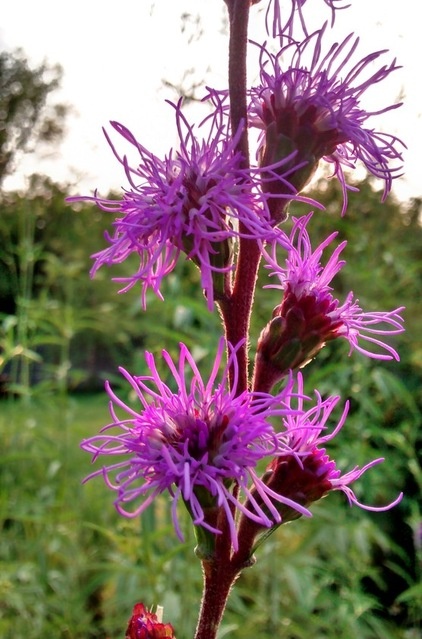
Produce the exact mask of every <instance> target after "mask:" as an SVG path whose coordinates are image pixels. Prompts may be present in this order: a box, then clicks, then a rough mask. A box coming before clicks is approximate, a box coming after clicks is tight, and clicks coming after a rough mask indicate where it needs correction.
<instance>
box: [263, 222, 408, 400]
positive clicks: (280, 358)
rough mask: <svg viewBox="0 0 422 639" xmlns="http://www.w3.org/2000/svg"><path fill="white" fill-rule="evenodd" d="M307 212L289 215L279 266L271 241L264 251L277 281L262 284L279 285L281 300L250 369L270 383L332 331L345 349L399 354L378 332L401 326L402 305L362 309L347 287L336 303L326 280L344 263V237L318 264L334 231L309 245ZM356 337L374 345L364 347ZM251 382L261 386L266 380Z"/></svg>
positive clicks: (321, 343) (375, 354)
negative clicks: (254, 366) (283, 258)
mask: <svg viewBox="0 0 422 639" xmlns="http://www.w3.org/2000/svg"><path fill="white" fill-rule="evenodd" d="M311 217H312V213H310V214H309V215H306V216H303V217H301V218H298V219H296V218H293V222H294V223H293V228H292V231H291V235H290V241H291V244H292V248H291V249H290V251H289V252H288V255H287V258H286V261H285V266H284V267H282V266H279V265H278V263H277V258H276V249H277V246H276V244H275V243H274V245H273V254H272V256H270V255H269V254H268V253H266V252H265V257H266V260H267V264H266V267H267V268H270V269H273V271H272V273H271V275H272V276H274V275H275V276H277V277H278V279H279V284H272V285H268V286H267V287H266V288H277V289H281V290H282V291H283V299H282V302H281V304H279V306H277V307H276V308H275V309H274V311H273V319H272V320H271V321H270V322H269V324H268V325H267V326H266V327H265V328H264V330H263V332H262V333H261V336H260V340H259V344H258V358H257V367H259V369H257V372H256V375H258V377H260V378H262V375H264V374H265V376H266V377H268V378H271V380H272V381H271V385H272V384H273V383H275V382H276V381H277V379H280V377H282V376H283V375H285V374H286V373H287V371H288V370H289V369H294V368H297V367H299V366H304V365H305V364H306V362H307V361H309V360H310V359H312V358H313V357H315V355H316V354H317V353H318V352H319V351H320V350H321V348H322V347H323V346H324V345H325V343H326V342H328V341H331V340H333V339H336V338H338V337H343V338H344V339H346V340H347V341H348V342H349V345H350V351H349V354H350V353H351V352H352V351H353V350H354V349H356V350H357V351H360V352H361V353H363V354H365V355H367V356H368V357H372V358H374V359H393V358H394V359H396V360H398V359H399V356H398V354H397V352H396V351H395V349H394V348H393V347H392V346H390V345H389V344H386V343H385V342H383V341H381V340H380V339H379V336H381V335H396V334H398V333H402V332H403V330H404V328H403V319H402V317H401V316H400V311H402V310H403V307H400V308H397V309H395V310H394V311H386V312H380V311H372V312H364V311H362V309H361V308H360V306H359V304H358V301H357V300H355V299H354V298H353V293H352V292H350V293H349V294H348V295H347V297H346V300H345V301H344V303H343V304H341V305H340V303H339V301H338V300H337V299H336V298H335V297H334V296H333V294H332V287H331V286H330V284H331V281H332V279H333V278H334V276H335V275H336V274H337V273H338V272H339V271H340V269H341V268H342V267H343V266H344V264H345V261H344V260H340V254H341V252H342V251H343V249H344V247H345V246H346V242H341V243H340V244H339V245H338V246H337V248H335V249H334V251H333V252H332V254H331V256H330V257H329V259H328V261H327V262H326V264H325V266H323V265H322V264H321V259H322V256H323V253H324V251H325V249H326V248H327V247H328V246H329V244H331V242H332V241H333V240H334V238H335V237H336V235H337V233H332V234H331V235H330V236H329V237H327V239H326V240H324V241H323V242H322V243H321V244H320V245H319V246H318V247H317V248H316V249H315V250H314V251H313V250H312V245H311V241H310V237H309V234H308V231H307V224H308V222H309V220H310V219H311ZM362 342H367V343H368V344H369V346H375V347H376V349H375V350H369V347H368V348H367V347H365V346H363V345H362ZM383 351H384V352H383ZM257 387H259V388H263V387H264V388H267V387H268V383H266V384H264V386H262V384H261V385H258V386H257Z"/></svg>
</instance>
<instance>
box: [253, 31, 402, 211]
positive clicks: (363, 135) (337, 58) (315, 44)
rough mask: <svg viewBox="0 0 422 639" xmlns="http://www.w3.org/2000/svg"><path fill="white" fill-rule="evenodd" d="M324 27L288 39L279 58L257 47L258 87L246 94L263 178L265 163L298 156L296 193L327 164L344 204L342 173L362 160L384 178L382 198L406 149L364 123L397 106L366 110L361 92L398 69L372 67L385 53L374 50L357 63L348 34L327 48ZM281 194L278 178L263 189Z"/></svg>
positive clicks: (353, 40)
mask: <svg viewBox="0 0 422 639" xmlns="http://www.w3.org/2000/svg"><path fill="white" fill-rule="evenodd" d="M325 38H326V25H325V26H324V27H323V28H322V29H320V30H318V31H316V32H315V33H313V34H311V35H309V36H307V37H306V38H305V39H304V40H303V41H302V42H289V43H288V44H287V45H286V46H284V47H283V48H282V49H281V50H280V51H279V53H278V54H277V55H274V54H272V53H270V52H269V51H268V50H267V49H266V47H265V45H263V46H260V45H258V46H260V49H261V55H260V58H261V60H260V64H261V78H260V79H261V82H260V84H259V85H258V86H256V87H253V88H252V89H251V90H250V105H249V124H250V126H253V127H256V128H258V129H261V130H262V133H261V135H260V139H259V150H258V157H259V161H260V166H261V168H262V172H263V174H264V175H265V168H266V166H267V165H269V166H270V165H272V164H274V163H275V162H276V161H277V160H278V159H280V157H283V156H287V155H289V154H290V153H292V152H293V151H296V156H295V159H294V162H295V164H297V165H301V162H304V163H305V165H304V166H302V168H300V169H299V170H297V171H296V173H295V175H293V176H292V175H290V176H289V180H290V183H291V184H293V185H294V186H296V188H297V190H298V191H301V190H302V189H303V188H304V187H305V186H306V184H307V183H308V182H309V180H310V179H311V178H312V176H313V174H314V172H315V170H316V168H317V167H318V164H319V162H320V160H324V161H325V162H327V163H329V164H332V165H333V168H334V170H333V175H335V176H337V178H338V179H339V181H340V183H341V185H342V189H343V210H342V214H343V213H344V212H345V210H346V207H347V190H348V189H350V188H352V187H349V186H348V185H347V183H346V178H345V175H344V169H345V168H347V169H353V168H355V166H356V163H358V162H360V163H362V164H363V165H364V166H365V167H366V169H367V170H368V172H369V173H370V174H372V175H374V176H375V177H376V178H378V179H380V180H383V182H384V193H383V199H385V198H386V197H387V195H388V193H389V191H390V190H391V186H392V181H393V179H394V178H396V177H399V175H400V174H401V169H402V150H403V148H405V145H404V144H403V142H402V141H401V140H399V139H398V138H396V137H395V136H393V135H389V134H386V133H382V132H380V131H376V130H375V129H373V128H372V127H370V126H368V124H367V121H368V120H369V119H370V118H371V117H372V116H374V115H377V116H379V115H380V114H382V113H386V112H387V111H390V110H391V109H396V108H398V107H399V106H400V104H392V105H388V106H385V107H381V108H379V109H377V110H376V111H368V110H366V109H365V108H364V107H363V105H362V104H361V102H362V98H363V97H364V95H365V93H366V92H367V91H369V90H370V89H371V87H374V86H376V85H379V84H380V83H381V82H382V81H383V80H385V79H387V78H388V77H389V76H390V75H391V73H393V72H394V71H396V70H397V69H398V68H399V67H398V66H397V64H396V62H395V60H393V61H392V62H391V63H390V64H381V63H380V62H378V61H379V60H380V58H381V56H382V55H383V54H385V53H386V51H376V52H374V53H371V54H369V55H367V56H365V57H364V58H361V59H360V60H358V61H357V62H354V60H353V59H354V55H355V52H356V50H357V47H358V42H359V39H358V38H355V37H354V35H353V34H350V35H348V36H347V37H346V38H345V39H344V40H343V41H342V42H335V43H334V44H333V45H332V46H330V47H329V48H328V50H327V49H326V47H325ZM267 188H268V189H270V190H272V191H273V192H274V193H278V192H279V191H280V190H281V191H283V189H284V187H283V185H278V184H277V181H276V180H273V181H272V183H271V184H270V185H269V186H267Z"/></svg>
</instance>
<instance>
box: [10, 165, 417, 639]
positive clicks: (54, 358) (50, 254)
mask: <svg viewBox="0 0 422 639" xmlns="http://www.w3.org/2000/svg"><path fill="white" fill-rule="evenodd" d="M317 190H318V199H320V200H322V201H323V202H324V204H325V206H326V211H323V212H322V211H316V212H315V214H314V216H313V219H312V222H311V224H310V233H311V236H312V237H313V238H314V239H313V241H314V243H315V244H317V243H318V241H319V240H321V239H323V238H325V237H326V236H327V235H328V234H329V233H331V232H332V231H333V230H336V229H337V230H338V231H339V235H338V241H341V240H343V239H347V240H348V242H349V244H348V246H347V248H346V250H345V252H344V255H345V257H346V259H347V260H348V264H347V266H346V267H345V268H344V269H343V271H342V272H341V273H340V274H339V275H338V277H337V278H336V281H335V286H336V291H337V293H338V295H339V297H340V299H342V298H344V297H345V295H346V294H347V292H348V291H349V290H350V289H353V290H354V292H355V294H356V296H357V297H359V300H360V304H361V306H362V307H363V308H364V309H365V310H390V309H393V308H396V307H397V306H402V305H403V306H405V307H406V310H405V312H404V316H405V320H406V328H407V331H406V333H405V334H403V335H399V336H396V337H395V338H394V345H395V347H396V348H397V349H398V350H399V352H400V355H401V361H400V362H387V363H385V362H379V361H376V360H370V359H368V358H365V357H364V356H362V355H360V354H359V353H353V354H352V355H351V356H350V357H348V344H347V343H346V341H345V340H344V343H343V342H342V341H341V340H339V341H338V343H337V342H336V343H331V344H330V345H329V346H327V347H326V348H325V349H323V351H321V353H320V354H319V355H318V357H317V358H316V359H315V360H314V361H313V362H311V363H310V364H309V365H308V366H307V367H306V368H305V369H304V375H305V380H306V389H307V391H308V392H310V393H311V392H312V389H313V388H318V389H319V390H320V391H321V392H322V393H323V394H324V393H330V394H337V393H338V394H341V396H342V398H343V399H344V400H346V399H349V400H350V402H351V411H350V415H349V418H348V420H347V423H346V425H345V427H344V428H343V430H342V431H341V433H340V434H339V435H338V436H337V437H336V439H335V440H334V441H332V442H330V445H329V453H330V455H331V456H332V457H333V458H335V459H336V461H337V463H338V465H339V466H340V467H341V468H342V469H343V470H348V469H350V468H351V467H353V466H354V465H355V464H359V465H362V464H365V463H367V462H368V461H370V460H372V459H374V458H375V457H385V459H386V461H385V463H384V464H381V465H380V466H377V467H376V468H374V469H372V471H370V472H369V473H368V474H367V475H364V476H363V477H362V478H361V480H360V481H359V482H358V486H357V487H356V491H357V494H358V497H359V499H361V501H363V502H364V503H367V504H373V505H382V504H385V503H388V502H389V501H391V500H393V499H394V498H395V497H396V495H397V493H398V492H400V491H404V493H405V497H404V499H403V501H402V503H401V504H400V505H399V506H398V507H396V508H395V509H394V510H392V511H389V512H386V513H371V512H367V511H363V510H360V509H359V508H357V507H354V508H353V509H350V508H349V506H348V505H347V503H345V499H344V496H343V495H341V494H333V495H330V496H329V497H328V498H327V499H324V500H323V501H322V502H320V503H319V504H316V505H315V507H314V508H313V511H314V515H315V516H314V517H313V518H312V519H311V520H306V521H305V520H298V521H297V522H294V523H293V524H289V525H286V526H282V527H281V528H280V529H279V530H278V531H277V533H276V534H274V535H273V536H272V537H270V539H269V540H268V541H267V542H266V543H265V544H264V545H263V546H262V547H261V548H260V549H259V550H258V552H257V563H256V565H255V566H253V567H252V568H250V569H248V570H246V571H245V572H244V574H243V575H242V576H241V578H240V579H239V581H238V583H237V585H236V588H235V589H234V591H233V593H232V595H231V598H230V601H229V606H228V610H227V614H226V617H225V620H224V624H223V626H222V629H221V634H220V637H224V636H230V637H242V639H252V638H254V639H268V637H273V636H277V637H281V638H284V639H302V638H305V637H306V638H309V637H312V638H313V639H356V638H359V639H366V638H367V639H374V638H379V639H389V638H390V637H391V638H393V639H416V638H417V637H420V632H421V623H422V622H421V614H420V610H421V607H422V606H421V604H422V601H421V599H422V592H421V590H422V588H421V582H420V576H421V527H422V517H421V503H420V494H421V487H422V473H421V466H420V444H421V429H420V425H421V409H422V385H421V378H422V370H421V361H422V360H421V352H422V343H421V332H420V328H419V326H420V320H419V317H420V315H421V296H420V291H421V290H422V260H421V250H422V249H421V246H422V243H421V240H422V228H421V225H420V221H421V219H420V213H421V202H420V201H418V200H415V201H412V202H409V203H407V204H405V205H400V206H399V205H398V204H397V203H396V202H394V200H393V199H389V200H387V202H386V203H384V204H381V203H380V194H379V193H377V191H376V189H375V188H374V185H373V184H371V182H370V181H364V182H363V183H362V184H360V191H359V193H353V192H351V193H350V194H349V199H350V205H349V211H348V213H347V214H346V215H345V216H344V217H343V218H341V217H340V213H339V211H340V207H341V205H340V202H341V193H340V192H339V189H338V187H337V186H336V183H335V182H334V181H329V182H321V183H320V184H318V185H317ZM66 195H67V193H66V188H63V187H60V186H58V185H57V184H54V183H52V182H51V181H49V180H48V179H46V178H43V177H40V176H34V177H33V178H32V181H31V184H30V187H29V189H28V191H27V192H26V193H4V194H3V195H2V197H1V201H0V211H1V216H0V245H1V247H2V252H1V253H0V312H1V331H0V373H1V374H2V375H3V377H2V391H3V394H4V399H3V400H2V401H1V402H0V437H1V440H2V450H1V463H0V530H1V537H0V635H1V636H2V637H4V638H5V639H38V638H39V637H55V638H56V637H57V638H59V639H107V638H110V639H111V638H112V637H113V639H114V638H115V637H121V636H123V632H124V628H125V624H126V622H127V619H128V617H129V616H130V612H131V609H132V606H133V604H134V603H135V602H136V601H139V600H141V601H143V602H144V603H146V604H147V605H154V604H157V603H158V604H160V605H164V609H165V620H166V621H170V622H171V623H172V624H173V625H174V626H175V627H176V629H177V633H178V637H179V639H183V638H184V637H186V638H188V637H190V636H192V635H193V630H194V625H195V621H196V614H197V610H196V606H197V605H198V597H199V593H200V589H201V572H200V565H199V562H198V561H197V560H196V559H195V556H194V553H193V547H194V540H193V538H192V534H191V531H190V528H189V523H188V521H187V520H186V519H184V520H183V521H184V524H183V528H184V530H185V532H186V538H185V543H182V544H181V543H180V542H179V540H178V539H177V538H176V536H175V534H174V531H173V529H172V526H171V522H170V516H169V508H168V503H167V500H166V499H162V500H158V501H157V503H156V504H155V505H154V507H153V508H150V510H149V511H147V512H146V513H145V515H144V516H142V518H141V519H139V520H133V521H132V520H125V519H122V518H121V517H118V516H117V514H116V513H115V511H114V509H113V506H112V504H111V500H112V496H111V494H110V491H109V490H107V489H106V488H105V486H104V485H103V483H102V482H101V480H99V479H97V480H94V481H92V482H88V484H86V485H83V486H82V485H81V480H82V478H83V477H84V476H86V475H87V474H88V473H89V458H88V456H87V455H86V454H85V453H83V452H82V451H80V450H79V447H78V443H79V441H80V440H81V439H82V438H83V437H87V436H89V435H91V434H94V433H96V432H97V431H98V430H99V428H100V427H101V426H102V425H104V424H106V423H107V421H108V419H109V418H108V417H107V415H106V399H105V396H104V395H103V393H102V392H101V393H99V394H97V395H95V396H94V395H92V393H93V391H97V390H101V389H102V387H103V382H104V379H105V378H106V377H107V378H109V379H111V380H112V381H113V384H114V385H115V386H117V385H119V383H120V377H119V375H118V374H117V373H116V372H117V367H118V366H119V365H124V366H126V367H127V368H128V369H129V370H130V371H131V372H136V373H138V374H141V373H142V371H143V367H144V359H143V352H144V350H145V349H147V350H150V351H153V352H155V353H159V352H160V351H161V349H162V348H166V349H167V350H169V351H170V352H171V353H176V352H177V350H178V343H179V342H180V341H183V342H185V343H186V344H187V345H188V346H189V347H190V348H192V349H193V352H194V354H195V357H196V359H197V361H198V362H199V363H200V366H201V368H202V369H204V370H207V369H209V367H210V366H211V362H212V359H213V356H214V351H215V347H216V343H217V340H218V337H219V335H220V333H221V329H220V321H219V317H218V313H217V312H214V313H212V314H210V313H209V312H208V311H207V309H206V304H205V303H204V300H203V298H202V295H201V293H200V291H199V288H198V284H199V277H198V272H197V270H196V268H195V267H194V266H193V265H191V264H190V263H188V262H186V261H183V260H181V261H180V264H179V265H178V267H177V269H176V271H175V272H174V273H173V274H171V276H169V277H168V278H167V280H166V282H165V283H164V286H163V294H164V297H165V302H162V301H160V300H158V299H157V298H155V297H154V296H153V295H149V296H148V301H147V304H148V310H147V312H146V313H144V312H142V310H141V304H140V293H139V290H136V288H134V289H132V290H131V291H129V292H128V293H125V294H122V295H117V294H116V293H117V290H118V285H117V284H116V283H113V282H111V277H118V276H122V275H125V274H128V273H130V272H133V270H134V269H135V268H136V264H135V263H134V262H133V261H132V260H129V261H128V262H127V263H125V264H122V265H120V266H119V267H116V268H113V269H105V268H103V269H102V270H101V271H99V272H98V274H97V275H96V277H95V279H94V280H93V281H91V280H90V279H89V276H88V272H89V269H90V266H91V263H92V261H91V259H90V257H89V256H90V255H91V254H92V253H94V252H97V251H98V250H101V248H103V247H104V246H105V240H104V238H103V234H104V230H105V229H106V228H110V226H111V224H112V219H111V218H110V216H109V214H107V213H101V212H99V211H98V210H97V209H96V208H94V207H92V206H90V205H88V204H79V205H78V206H76V205H73V206H72V207H70V206H69V205H66V203H65V201H64V200H65V197H66ZM305 212H307V209H306V208H303V209H302V208H301V207H300V206H295V207H293V208H292V211H291V215H293V216H294V215H300V214H302V213H305ZM327 257H328V256H327ZM266 283H268V278H267V273H266V271H265V270H264V269H263V271H262V273H261V275H260V279H259V285H258V289H257V303H256V310H255V313H254V316H253V322H252V341H251V346H252V351H253V349H254V344H255V342H256V338H257V337H258V335H259V333H260V331H261V329H262V328H263V326H264V325H265V323H266V322H267V321H268V320H269V318H270V316H271V311H272V308H273V307H274V306H276V305H277V304H278V303H279V297H278V296H279V293H278V292H277V291H276V290H273V289H263V288H262V285H264V284H266ZM127 392H128V389H127V388H126V387H125V386H124V385H123V386H122V388H121V389H120V390H119V393H121V394H123V396H124V395H125V394H126V393H127ZM14 398H15V399H14ZM128 400H129V401H130V397H129V398H128Z"/></svg>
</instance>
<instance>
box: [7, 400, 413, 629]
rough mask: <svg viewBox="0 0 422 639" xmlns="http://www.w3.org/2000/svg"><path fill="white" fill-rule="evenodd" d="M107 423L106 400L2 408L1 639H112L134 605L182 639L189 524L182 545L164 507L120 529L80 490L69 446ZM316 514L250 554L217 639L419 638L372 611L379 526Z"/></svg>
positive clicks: (189, 577)
mask: <svg viewBox="0 0 422 639" xmlns="http://www.w3.org/2000/svg"><path fill="white" fill-rule="evenodd" d="M107 422H108V413H107V406H106V399H105V396H104V395H100V396H96V397H85V398H82V399H78V400H77V401H76V400H74V399H72V398H70V399H67V400H66V399H63V400H61V401H59V400H56V401H54V402H53V401H50V402H48V403H47V402H45V403H42V404H41V403H38V404H37V403H33V404H31V405H30V406H24V405H23V403H21V402H19V401H16V402H5V401H4V402H2V403H1V405H0V437H1V440H2V452H1V462H0V530H1V537H0V636H1V637H2V638H3V639H40V638H41V637H42V638H43V639H106V638H109V639H117V638H123V636H124V630H125V626H126V623H127V619H128V617H129V616H130V613H131V609H132V606H133V604H134V603H135V602H136V601H143V602H144V603H145V604H146V605H148V606H151V605H156V604H160V605H163V606H164V613H165V620H167V621H170V622H171V623H172V624H173V625H174V626H175V628H176V629H177V636H178V638H179V639H189V637H191V636H193V631H194V625H195V622H196V614H197V609H196V607H197V605H198V603H199V601H198V599H199V593H200V591H201V583H202V578H201V570H200V563H199V561H198V560H196V558H195V557H194V553H193V548H194V545H195V543H194V539H193V537H192V534H191V531H190V529H189V525H188V522H187V521H186V519H184V520H183V521H184V528H185V529H186V540H185V543H184V544H181V543H180V542H179V541H178V539H177V538H176V536H175V533H174V531H173V527H172V525H171V521H170V517H169V509H168V507H167V503H166V500H164V499H163V500H161V501H158V502H157V503H156V505H155V508H150V509H149V510H148V511H147V512H146V513H145V514H144V516H142V518H140V519H135V520H126V519H124V518H122V517H119V516H118V515H117V514H116V513H115V511H114V508H113V506H112V495H111V493H110V491H109V490H108V489H106V488H105V486H104V484H103V482H102V481H101V479H95V480H93V481H91V482H88V483H87V484H85V485H82V484H81V481H82V479H83V477H84V476H86V475H87V474H88V473H89V472H90V460H89V456H88V455H87V454H86V453H84V452H83V451H81V450H80V449H79V442H80V440H81V439H82V438H84V437H86V436H89V435H90V434H93V433H95V432H97V431H98V429H99V427H100V426H101V425H104V424H106V423H107ZM380 472H382V471H380ZM313 510H314V513H315V515H316V516H315V517H314V518H313V519H312V520H304V519H302V520H300V521H298V522H296V523H294V524H293V525H289V526H285V527H282V528H281V529H280V530H278V531H277V533H275V534H274V535H273V536H272V537H271V538H270V539H269V540H268V542H267V543H266V544H265V545H264V546H263V547H262V548H261V549H260V550H259V551H258V553H257V554H258V556H257V563H256V565H255V566H253V567H252V568H251V569H249V570H247V571H245V572H244V574H243V575H242V576H241V578H240V579H239V581H238V584H237V586H236V588H235V590H234V592H233V593H232V596H231V599H230V602H229V608H228V611H227V615H226V618H225V623H224V625H223V627H222V631H221V635H220V637H224V636H230V637H233V638H240V637H242V639H252V638H253V639H268V638H269V637H275V636H276V637H281V638H284V639H302V638H305V637H306V638H309V637H312V639H331V638H332V639H357V638H359V639H366V638H367V639H374V638H379V639H390V638H391V639H411V638H415V639H416V638H417V637H418V636H419V635H418V634H415V633H418V632H419V631H418V629H417V628H418V625H417V624H418V621H417V620H416V623H415V626H414V628H413V629H412V628H409V627H408V624H407V630H405V626H404V627H403V629H401V628H400V619H399V617H400V615H399V613H400V607H398V606H397V603H396V604H395V605H394V606H395V607H394V606H391V609H383V608H382V604H381V603H380V599H379V597H378V598H377V595H376V592H375V591H376V590H377V589H378V590H379V591H380V592H383V591H386V590H388V584H387V583H384V582H385V576H383V573H382V572H381V571H380V569H381V567H382V566H381V565H380V564H379V562H378V563H377V561H376V560H375V559H374V548H375V549H378V552H380V551H381V550H382V552H383V561H384V562H385V561H387V562H390V564H391V563H393V564H394V561H393V558H392V557H393V555H394V552H396V551H397V549H396V548H394V547H393V544H392V541H391V539H389V538H388V536H387V535H386V534H385V532H383V530H382V527H380V525H379V523H380V522H381V523H382V519H381V520H380V519H377V517H378V515H368V514H367V513H363V512H362V511H359V510H358V509H349V508H348V507H344V500H343V499H342V496H340V495H332V496H330V497H329V498H328V499H326V500H323V501H322V502H321V503H320V504H319V505H317V506H316V507H315V508H313ZM388 516H389V517H395V516H397V513H396V514H394V513H393V514H389V515H388ZM383 580H384V581H383ZM371 584H372V586H371V587H369V585H371ZM374 585H375V586H376V588H375V590H374V587H373V586H374ZM246 619H247V623H246V621H245V620H246Z"/></svg>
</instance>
